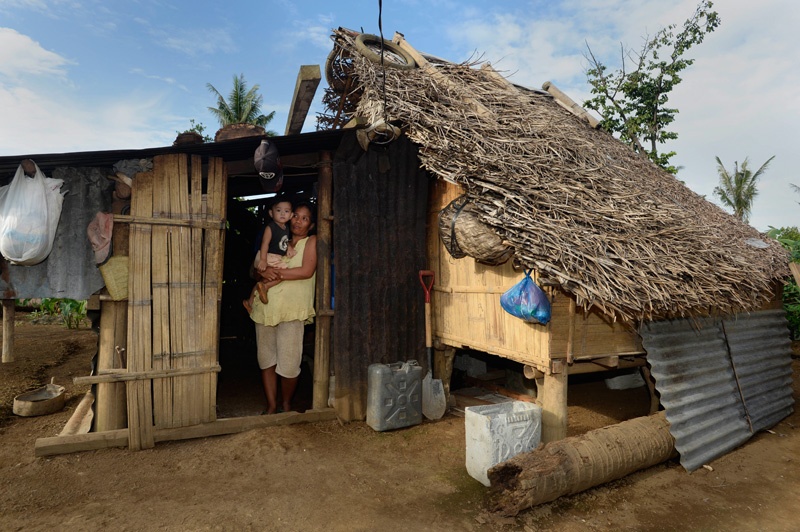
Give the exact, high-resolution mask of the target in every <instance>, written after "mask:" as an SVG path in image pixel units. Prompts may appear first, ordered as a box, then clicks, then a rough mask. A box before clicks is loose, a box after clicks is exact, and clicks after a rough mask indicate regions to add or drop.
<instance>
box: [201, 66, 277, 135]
mask: <svg viewBox="0 0 800 532" xmlns="http://www.w3.org/2000/svg"><path fill="white" fill-rule="evenodd" d="M206 87H208V90H209V91H210V92H211V93H212V94H214V95H215V96H216V97H217V106H216V107H209V108H208V110H209V111H211V114H213V115H214V117H216V119H217V120H219V125H220V127H224V126H227V125H230V124H254V125H257V126H261V127H266V126H267V124H269V123H270V122H271V121H272V119H273V118H274V117H275V111H272V112H271V113H269V114H267V115H265V114H262V113H261V104H262V103H263V97H262V96H261V95H260V94H258V89H259V88H260V87H259V86H258V84H256V85H253V86H252V87H251V88H250V89H249V90H248V88H247V82H246V81H245V79H244V74H240V75H238V76H233V88H232V89H231V92H230V94H229V95H228V98H227V99H226V98H225V97H224V96H223V95H222V94H221V93H220V92H219V91H218V90H217V89H216V88H215V87H214V86H213V85H212V84H211V83H207V84H206ZM267 135H269V136H274V135H275V132H274V131H267Z"/></svg>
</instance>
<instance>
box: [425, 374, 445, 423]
mask: <svg viewBox="0 0 800 532" xmlns="http://www.w3.org/2000/svg"><path fill="white" fill-rule="evenodd" d="M445 410H447V398H446V397H445V395H444V386H443V385H442V381H441V379H434V378H433V375H432V374H431V372H430V371H429V372H428V373H427V375H425V378H424V379H422V415H424V416H425V417H426V418H427V419H440V418H441V417H442V416H443V415H444V412H445Z"/></svg>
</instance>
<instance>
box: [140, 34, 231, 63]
mask: <svg viewBox="0 0 800 532" xmlns="http://www.w3.org/2000/svg"><path fill="white" fill-rule="evenodd" d="M153 34H154V35H155V36H156V38H157V39H158V42H159V44H160V45H161V46H164V47H166V48H170V49H172V50H176V51H178V52H181V53H183V54H186V55H188V56H192V57H195V56H203V55H208V54H213V53H216V52H218V51H221V52H225V53H233V52H236V51H237V50H238V48H237V46H236V42H235V41H234V39H233V37H232V36H231V34H230V32H229V31H228V30H225V29H221V28H194V29H179V30H171V31H169V32H163V31H157V32H153Z"/></svg>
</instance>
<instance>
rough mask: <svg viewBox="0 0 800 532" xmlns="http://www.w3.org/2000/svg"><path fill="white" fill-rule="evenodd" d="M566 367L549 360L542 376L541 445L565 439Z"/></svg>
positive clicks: (557, 361)
mask: <svg viewBox="0 0 800 532" xmlns="http://www.w3.org/2000/svg"><path fill="white" fill-rule="evenodd" d="M567 367H568V366H567V365H566V364H565V363H564V362H563V361H562V360H551V361H550V368H549V369H548V371H547V373H546V374H545V375H544V390H543V392H544V393H543V394H542V395H543V397H542V400H541V405H542V443H549V442H551V441H557V440H562V439H564V438H566V437H567Z"/></svg>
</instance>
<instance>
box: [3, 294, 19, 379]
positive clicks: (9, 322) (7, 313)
mask: <svg viewBox="0 0 800 532" xmlns="http://www.w3.org/2000/svg"><path fill="white" fill-rule="evenodd" d="M15 313H16V309H15V308H14V300H13V299H4V300H3V363H6V362H14V315H15Z"/></svg>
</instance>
